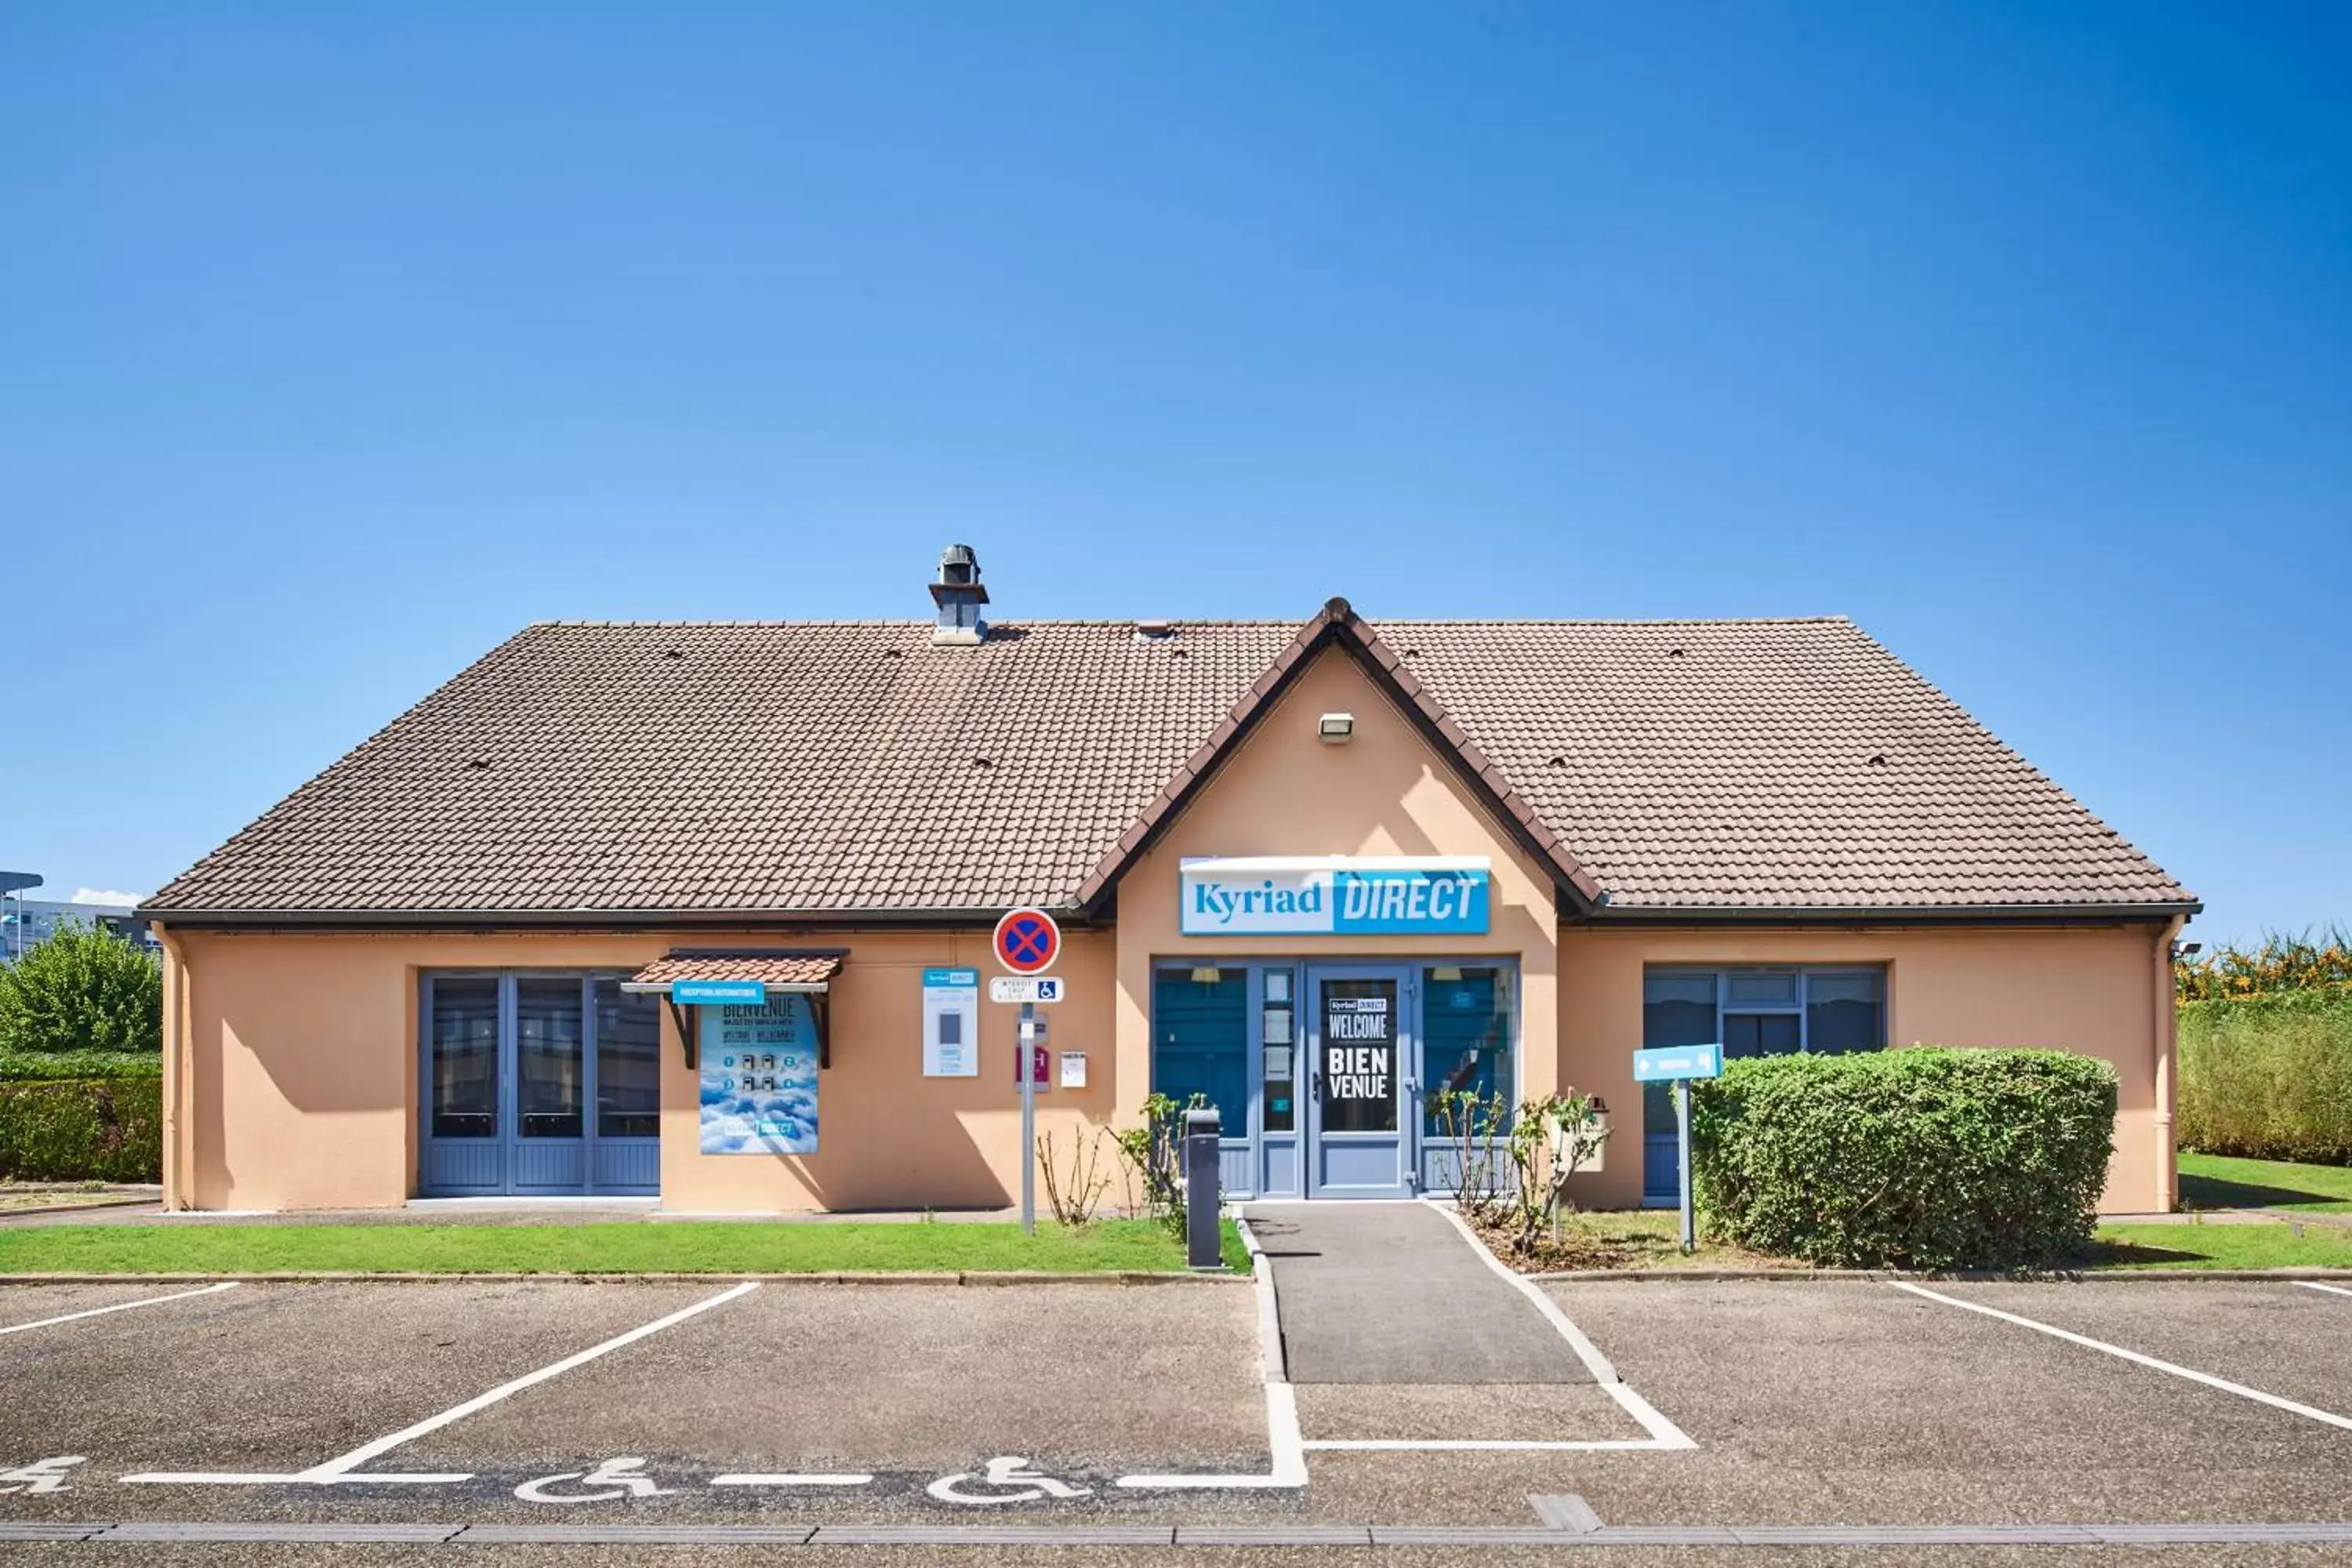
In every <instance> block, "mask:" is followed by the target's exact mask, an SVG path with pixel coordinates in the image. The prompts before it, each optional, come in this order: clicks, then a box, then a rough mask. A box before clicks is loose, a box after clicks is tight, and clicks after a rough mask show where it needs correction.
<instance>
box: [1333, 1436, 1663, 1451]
mask: <svg viewBox="0 0 2352 1568" xmlns="http://www.w3.org/2000/svg"><path fill="white" fill-rule="evenodd" d="M1683 1446H1684V1447H1697V1445H1696V1444H1695V1443H1686V1444H1685V1445H1683ZM1307 1447H1309V1448H1311V1449H1318V1450H1319V1449H1325V1448H1331V1449H1340V1450H1347V1449H1354V1450H1356V1451H1358V1452H1365V1453H1389V1454H1414V1453H1423V1452H1426V1453H1432V1454H1654V1453H1656V1452H1658V1451H1659V1450H1660V1449H1662V1448H1667V1447H1675V1445H1673V1444H1668V1443H1661V1442H1659V1441H1658V1440H1657V1439H1656V1438H1655V1437H1560V1438H1550V1437H1309V1438H1308V1439H1307Z"/></svg>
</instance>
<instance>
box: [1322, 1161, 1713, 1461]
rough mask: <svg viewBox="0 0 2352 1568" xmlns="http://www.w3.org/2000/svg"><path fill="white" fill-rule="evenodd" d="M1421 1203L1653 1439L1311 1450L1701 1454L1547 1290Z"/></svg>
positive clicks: (1453, 1218)
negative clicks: (1538, 1317) (1554, 1333)
mask: <svg viewBox="0 0 2352 1568" xmlns="http://www.w3.org/2000/svg"><path fill="white" fill-rule="evenodd" d="M1419 1201H1421V1202H1423V1203H1429V1206H1430V1207H1432V1208H1433V1209H1435V1210H1436V1211H1437V1212H1438V1213H1439V1214H1442V1215H1444V1216H1445V1221H1446V1223H1447V1224H1448V1225H1451V1226H1453V1227H1454V1231H1455V1232H1456V1233H1457V1234H1458V1235H1460V1237H1462V1240H1463V1242H1464V1243H1465V1245H1466V1246H1468V1247H1469V1248H1470V1250H1471V1251H1473V1252H1475V1253H1476V1254H1477V1255H1478V1260H1479V1261H1480V1262H1482V1263H1484V1264H1485V1265H1486V1267H1487V1268H1491V1269H1493V1270H1494V1271H1495V1273H1496V1275H1497V1276H1498V1277H1500V1278H1501V1279H1502V1280H1503V1282H1504V1283H1505V1284H1507V1285H1508V1286H1509V1287H1510V1288H1511V1289H1514V1290H1517V1292H1518V1293H1519V1294H1520V1295H1522V1296H1525V1297H1526V1298H1527V1299H1528V1302H1529V1303H1530V1304H1532V1305H1533V1306H1534V1308H1535V1310H1537V1311H1538V1312H1540V1313H1542V1314H1543V1320H1544V1321H1546V1322H1548V1323H1549V1324H1550V1325H1551V1326H1552V1327H1553V1329H1555V1330H1557V1331H1559V1337H1560V1338H1561V1339H1564V1340H1566V1341H1567V1342H1568V1348H1569V1349H1570V1350H1572V1351H1574V1352H1576V1359H1577V1360H1579V1361H1580V1362H1582V1363H1584V1369H1585V1370H1586V1371H1587V1372H1589V1373H1591V1374H1592V1381H1593V1382H1594V1383H1596V1384H1599V1385H1600V1387H1601V1392H1602V1393H1603V1394H1607V1395H1609V1397H1610V1398H1612V1399H1613V1400H1615V1401H1616V1402H1617V1405H1618V1407H1619V1408H1620V1409H1622V1410H1623V1411H1624V1412H1625V1414H1626V1415H1630V1416H1632V1417H1633V1421H1634V1423H1635V1425H1637V1426H1640V1427H1641V1428H1642V1430H1643V1431H1644V1432H1647V1433H1648V1434H1649V1436H1648V1437H1646V1438H1594V1439H1591V1440H1587V1441H1582V1442H1558V1443H1538V1442H1516V1443H1514V1442H1493V1443H1472V1442H1464V1441H1460V1440H1456V1439H1443V1440H1434V1441H1431V1442H1427V1443H1421V1444H1414V1443H1396V1442H1389V1441H1386V1440H1371V1439H1365V1440H1359V1441H1351V1442H1337V1441H1335V1442H1332V1443H1328V1444H1310V1445H1309V1447H1351V1448H1360V1447H1375V1448H1381V1447H1385V1448H1412V1447H1425V1448H1430V1449H1433V1450H1439V1449H1473V1450H1475V1449H1479V1448H1492V1449H1494V1450H1496V1452H1498V1453H1515V1452H1524V1451H1529V1450H1533V1451H1547V1450H1548V1451H1551V1452H1556V1453H1563V1454H1577V1453H1591V1454H1607V1453H1638V1452H1642V1451H1644V1450H1649V1451H1655V1452H1661V1453H1665V1452H1676V1451H1680V1450H1684V1449H1689V1448H1696V1447H1698V1444H1697V1443H1696V1442H1695V1441H1693V1440H1692V1438H1691V1436H1690V1434H1689V1433H1687V1432H1685V1431H1684V1430H1683V1429H1682V1428H1681V1427H1679V1426H1675V1424H1674V1423H1673V1422H1671V1421H1669V1420H1667V1419H1666V1418H1665V1416H1664V1415H1661V1414H1660V1413H1659V1411H1658V1409H1657V1407H1656V1406H1655V1405H1652V1404H1651V1403H1650V1402H1649V1401H1648V1400H1646V1399H1644V1398H1643V1397H1642V1396H1641V1395H1640V1394H1636V1393H1635V1392H1634V1391H1633V1385H1632V1384H1629V1383H1627V1382H1626V1381H1625V1380H1624V1379H1623V1378H1622V1377H1620V1376H1618V1375H1617V1369H1616V1368H1615V1367H1614V1366H1612V1365H1611V1364H1610V1363H1609V1358H1608V1357H1607V1356H1604V1355H1602V1354H1601V1347H1600V1346H1599V1345H1596V1344H1594V1343H1593V1342H1592V1341H1591V1339H1589V1338H1587V1337H1586V1335H1585V1332H1584V1331H1583V1330H1582V1329H1580V1328H1578V1327H1577V1326H1576V1322H1575V1321H1574V1320H1573V1319H1571V1318H1570V1316H1569V1315H1568V1314H1567V1313H1566V1312H1564V1311H1562V1310H1560V1306H1559V1302H1557V1301H1555V1300H1552V1299H1551V1298H1550V1297H1549V1296H1548V1295H1546V1294H1545V1293H1544V1289H1543V1287H1542V1286H1540V1285H1538V1284H1537V1283H1536V1282H1535V1281H1534V1280H1532V1279H1528V1277H1527V1276H1526V1275H1524V1274H1521V1273H1519V1272H1517V1270H1516V1269H1513V1268H1508V1267H1507V1266H1506V1265H1505V1264H1504V1262H1503V1260H1502V1259H1501V1258H1497V1257H1496V1256H1495V1255H1494V1254H1493V1253H1491V1252H1489V1251H1487V1250H1486V1243H1485V1242H1483V1241H1480V1240H1479V1239H1478V1236H1477V1233H1476V1232H1475V1231H1473V1230H1472V1229H1471V1228H1470V1222H1469V1221H1467V1220H1465V1219H1464V1218H1463V1217H1462V1216H1461V1215H1459V1214H1456V1213H1455V1212H1454V1208H1453V1206H1452V1205H1447V1204H1439V1203H1433V1202H1430V1200H1428V1199H1426V1198H1424V1199H1422V1200H1419Z"/></svg>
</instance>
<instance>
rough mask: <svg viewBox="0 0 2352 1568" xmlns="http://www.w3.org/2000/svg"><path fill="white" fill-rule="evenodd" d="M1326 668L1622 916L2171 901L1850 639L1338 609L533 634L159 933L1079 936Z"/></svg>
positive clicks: (177, 890)
mask: <svg viewBox="0 0 2352 1568" xmlns="http://www.w3.org/2000/svg"><path fill="white" fill-rule="evenodd" d="M1338 638H1347V639H1350V640H1351V642H1352V647H1353V651H1354V652H1356V653H1357V654H1358V655H1359V656H1360V657H1362V658H1365V659H1366V660H1367V661H1368V665H1369V666H1370V668H1395V669H1397V670H1398V672H1399V673H1400V674H1409V677H1410V683H1411V687H1410V689H1409V690H1408V689H1407V687H1406V686H1405V684H1403V683H1402V682H1400V683H1398V684H1397V685H1396V686H1395V687H1394V689H1395V690H1396V691H1397V693H1398V696H1399V700H1400V704H1401V706H1402V707H1404V708H1406V709H1407V710H1409V711H1412V712H1415V713H1417V714H1418V715H1419V716H1420V721H1422V722H1423V723H1425V724H1426V725H1428V726H1429V731H1430V733H1431V734H1432V736H1433V738H1434V739H1435V740H1436V741H1437V742H1438V743H1440V744H1441V745H1444V744H1448V743H1451V744H1453V745H1454V746H1455V747H1457V748H1458V752H1459V754H1460V755H1462V756H1463V757H1464V758H1465V770H1466V771H1468V772H1469V773H1474V774H1478V775H1479V776H1481V777H1483V778H1484V779H1485V780H1486V785H1485V787H1487V788H1488V789H1489V790H1490V791H1491V793H1492V794H1493V795H1494V797H1495V804H1496V807H1497V810H1498V815H1500V816H1501V817H1502V818H1503V819H1504V820H1505V821H1507V822H1508V821H1522V822H1525V823H1527V824H1528V844H1529V846H1530V849H1531V852H1533V853H1535V854H1537V855H1538V858H1549V860H1550V861H1551V862H1552V864H1553V867H1554V868H1555V870H1556V871H1557V872H1558V873H1559V875H1560V877H1561V878H1562V880H1563V881H1564V882H1566V883H1567V884H1569V885H1570V887H1572V888H1576V889H1580V890H1581V893H1582V894H1583V895H1584V896H1586V897H1591V898H1601V897H1604V896H1605V903H1606V907H1607V908H1609V909H1615V910H1674V909H1699V908H1706V909H1726V908H1730V909H1757V908H1772V909H1783V908H1799V909H1804V908H1814V909H1832V908H1836V909H1845V908H1861V909H1897V908H1951V907H1988V906H2016V905H2034V906H2050V907H2059V908H2075V907H2084V906H2116V905H2146V904H2171V903H2185V902H2187V901H2189V894H2188V893H2187V892H2186V891H2185V890H2184V889H2181V888H2180V887H2179V884H2178V883H2176V882H2174V881H2173V880H2172V879H2170V878H2169V877H2168V876H2166V875H2165V873H2164V872H2163V871H2162V870H2161V869H2160V868H2158V867H2156V866H2155V865H2154V864H2152V863H2151V862H2150V861H2149V860H2148V859H2147V858H2146V857H2145V856H2143V855H2141V854H2140V853H2139V852H2138V851H2137V849H2135V848H2133V847H2132V846H2131V845H2129V844H2128V843H2126V841H2125V840H2124V839H2123V838H2121V837H2119V836H2117V835H2116V833H2115V832H2114V831H2113V830H2112V829H2111V828H2109V827H2107V826H2106V825H2105V824H2104V823H2102V822H2101V821H2099V819H2098V818H2096V817H2095V816H2092V815H2091V813H2090V812H2088V811H2087V810H2085V809H2084V807H2083V806H2081V805H2078V804H2077V803H2076V802H2075V801H2074V800H2073V799H2072V798H2071V797H2070V796H2068V795H2065V794H2064V793H2063V791H2061V790H2060V789H2058V788H2057V787H2056V786H2055V785H2054V784H2052V783H2050V781H2049V780H2047V779H2045V778H2043V777H2042V775H2041V774H2040V773H2037V772H2035V771H2034V770H2033V768H2032V767H2031V766H2030V765H2029V764H2027V763H2025V762H2024V761H2023V760H2022V759H2021V758H2020V757H2018V756H2017V755H2016V754H2015V753H2014V752H2011V751H2009V750H2008V749H2007V748H2006V747H2004V746H2002V745H2001V744H2000V742H1998V741H1996V740H1995V739H1994V738H1993V737H1992V736H1991V735H1990V734H1988V733H1987V732H1986V731H1984V730H1983V728H1982V727H1981V726H1979V725H1978V724H1977V723H1976V722H1975V721H1973V720H1971V719H1970V718H1969V716H1968V715H1967V714H1966V713H1965V712H1963V711H1962V710H1960V709H1959V708H1958V706H1957V705H1955V704H1954V703H1952V702H1951V701H1950V700H1948V698H1946V697H1945V696H1944V695H1943V694H1942V693H1940V692H1939V691H1937V689H1935V688H1933V687H1932V686H1929V685H1928V684H1927V682H1926V681H1924V680H1922V679H1920V678H1919V677H1918V676H1917V675H1916V674H1915V673H1913V672H1912V671H1911V670H1910V669H1909V668H1906V666H1904V665H1903V664H1902V663H1901V662H1900V661H1899V660H1897V659H1895V658H1894V657H1893V656H1891V655H1890V654H1888V653H1887V652H1886V650H1885V649H1884V648H1882V647H1879V646H1878V644H1876V643H1875V642H1874V641H1872V640H1871V639H1870V638H1869V637H1866V636H1864V634H1863V633H1862V632H1861V631H1859V630H1858V629H1856V628H1855V627H1854V626H1853V625H1852V624H1850V623H1849V622H1846V621H1844V620H1843V619H1822V620H1788V621H1721V622H1699V621H1689V622H1599V621H1549V622H1469V621H1421V622H1413V621H1404V622H1385V623H1381V625H1380V626H1378V627H1374V626H1367V625H1366V624H1364V623H1362V622H1361V621H1360V620H1357V619H1356V618H1355V617H1354V616H1352V614H1350V613H1349V612H1348V611H1347V607H1346V605H1345V604H1344V602H1341V601H1335V602H1334V604H1333V605H1331V606H1328V607H1327V609H1326V610H1325V611H1324V612H1323V613H1321V614H1320V615H1318V616H1316V617H1314V618H1313V619H1311V620H1310V621H1308V622H1307V624H1306V625H1304V626H1300V625H1297V624H1294V623H1267V622H1207V623H1202V622H1187V623H1183V624H1182V625H1181V627H1180V629H1179V631H1178V634H1177V635H1176V636H1175V637H1173V638H1171V639H1167V640H1164V641H1163V640H1139V639H1138V638H1137V637H1135V636H1134V633H1133V628H1132V626H1131V625H1130V624H1129V623H1127V622H1109V623H1106V622H1033V623H1025V624H1016V625H1004V624H999V625H998V626H993V627H992V628H991V635H990V637H989V638H988V640H987V641H986V642H984V643H983V644H982V645H981V646H979V647H934V646H933V645H932V644H931V642H930V639H929V623H877V622H857V623H850V622H814V623H793V624H712V623H682V624H681V623H650V622H631V623H588V624H583V623H559V624H547V625H541V626H531V627H529V628H527V629H526V630H524V631H522V632H521V633H520V634H518V635H517V636H516V637H512V638H510V639H509V640H508V641H507V642H506V643H504V644H502V645H500V646H499V647H497V648H495V649H493V650H492V651H491V652H490V653H489V654H488V655H487V656H486V657H485V658H482V659H481V660H480V661H479V662H478V663H476V664H475V665H473V666H472V667H471V668H467V670H465V671H464V672H462V673H461V674H459V675H458V676H457V677H456V678H455V679H452V680H450V681H449V682H448V683H447V684H446V685H445V686H443V687H442V688H440V689H438V690H436V691H435V692H434V693H432V694H431V695H430V696H428V697H427V698H425V700H424V701H422V702H420V703H418V704H417V705H416V706H415V708H413V709H411V710H409V711H408V712H406V713H404V714H403V715H401V716H400V717H399V718H398V719H396V720H394V721H393V722H392V723H391V724H390V725H389V726H387V727H386V728H385V729H384V730H383V731H381V732H380V733H378V734H376V735H375V736H373V737H372V738H371V739H369V740H368V741H367V742H364V743H362V745H361V746H360V747H358V748H357V749H356V750H354V751H353V752H351V753H350V754H349V755H347V756H345V757H344V758H342V759H341V761H339V762H337V763H335V764H334V765H333V766H331V767H330V768H328V769H327V770H326V772H324V773H321V774H320V775H319V776H318V777H317V778H315V779H313V780H311V781H310V783H309V784H304V785H303V786H302V787H301V788H300V789H299V790H297V791H296V792H295V793H294V794H293V795H289V797H288V798H287V799H286V800H284V801H282V802H280V803H279V804H278V805H276V806H274V807H272V808H271V809H270V810H269V811H268V813H266V814H265V815H264V816H262V817H261V818H260V819H259V820H258V821H257V822H255V823H253V824H252V825H251V826H248V827H247V828H246V829H245V830H244V831H242V832H240V833H238V834H237V835H236V837H234V838H232V839H230V840H229V841H228V843H226V844H225V845H223V846H222V847H220V848H218V849H216V850H215V851H214V852H213V853H212V854H210V855H207V856H206V857H205V858H204V859H203V860H201V861H199V862H198V863H197V864H196V865H195V866H194V868H191V869H190V870H189V871H188V872H186V873H185V874H184V875H183V876H181V877H180V878H178V879H175V880H174V881H173V882H172V883H171V884H170V885H169V886H167V887H165V888H164V889H163V890H162V891H161V892H159V893H158V894H156V896H155V897H154V899H153V900H151V901H150V902H149V904H148V905H147V906H146V908H147V909H148V910H151V911H152V912H153V913H155V914H156V915H158V916H163V917H169V916H171V915H173V914H174V913H186V912H215V913H219V914H223V915H234V914H247V915H259V914H265V913H283V914H287V915H289V916H300V915H305V914H310V915H329V914H347V915H352V916H362V917H363V916H368V915H377V916H384V917H394V916H412V917H422V916H429V915H432V914H436V913H450V914H492V913H495V914H517V915H526V914H527V915H532V916H537V917H541V918H555V917H560V916H562V915H566V914H578V915H581V916H582V917H583V919H592V918H595V917H599V916H609V915H616V914H631V913H677V914H685V915H694V914H703V915H711V916H718V915H725V914H746V915H757V914H761V913H778V914H792V913H806V914H827V915H832V914H841V915H856V914H858V913H860V912H871V913H876V914H885V913H905V912H915V911H935V910H948V911H963V910H971V911H979V910H997V909H1002V908H1004V907H1007V906H1010V905H1013V904H1016V903H1023V902H1033V901H1034V902H1044V903H1047V904H1054V905H1067V904H1072V903H1075V902H1076V901H1078V900H1080V899H1081V898H1082V897H1084V896H1087V895H1090V894H1092V893H1094V892H1096V891H1098V890H1100V889H1101V888H1102V887H1103V886H1104V885H1105V884H1106V883H1107V882H1108V880H1109V879H1113V878H1115V876H1116V874H1117V871H1118V868H1120V867H1121V866H1122V865H1123V864H1124V863H1125V858H1126V855H1125V853H1124V852H1123V851H1131V850H1132V849H1133V847H1135V846H1136V845H1138V844H1141V843H1145V842H1148V841H1149V839H1150V836H1151V831H1152V828H1153V827H1154V826H1157V825H1160V824H1162V823H1164V822H1165V821H1167V820H1170V819H1171V817H1172V815H1173V813H1174V811H1175V810H1176V809H1178V808H1179V807H1181V800H1182V798H1183V796H1184V795H1185V792H1186V790H1187V789H1188V788H1189V787H1191V786H1192V778H1193V776H1194V775H1196V774H1205V773H1210V772H1212V771H1213V766H1214V763H1215V762H1216V760H1217V758H1218V756H1219V754H1220V752H1222V750H1223V747H1224V746H1225V745H1227V744H1230V743H1231V742H1233V740H1234V737H1235V736H1236V735H1238V734H1242V733H1245V732H1246V731H1247V728H1248V725H1249V721H1250V720H1251V719H1252V718H1253V717H1254V716H1256V715H1258V714H1259V713H1260V712H1261V710H1263V709H1264V707H1265V696H1266V694H1267V693H1269V692H1271V691H1273V690H1275V689H1278V688H1279V687H1280V686H1281V685H1282V683H1283V679H1284V676H1285V674H1286V670H1287V668H1288V667H1289V666H1290V665H1291V664H1292V663H1294V662H1296V661H1297V660H1300V659H1302V658H1305V657H1306V656H1307V654H1308V653H1309V652H1311V651H1312V650H1313V649H1314V648H1315V647H1318V646H1319V645H1320V644H1321V643H1323V642H1326V641H1330V640H1333V639H1338ZM1407 649H1409V650H1410V654H1409V656H1408V655H1407V654H1406V653H1404V652H1403V651H1402V650H1407ZM1383 655H1385V656H1386V657H1385V658H1383ZM1481 769H1484V770H1485V771H1484V773H1480V770H1481Z"/></svg>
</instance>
